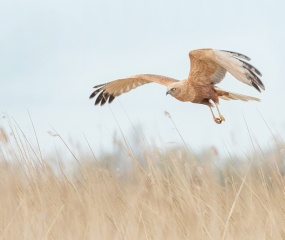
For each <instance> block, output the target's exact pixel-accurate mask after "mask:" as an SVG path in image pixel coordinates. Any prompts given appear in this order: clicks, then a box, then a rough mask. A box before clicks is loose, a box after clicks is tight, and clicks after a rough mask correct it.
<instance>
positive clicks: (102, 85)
mask: <svg viewBox="0 0 285 240" xmlns="http://www.w3.org/2000/svg"><path fill="white" fill-rule="evenodd" d="M105 85H106V84H99V85H96V86H94V87H93V88H98V87H104V86H105Z"/></svg>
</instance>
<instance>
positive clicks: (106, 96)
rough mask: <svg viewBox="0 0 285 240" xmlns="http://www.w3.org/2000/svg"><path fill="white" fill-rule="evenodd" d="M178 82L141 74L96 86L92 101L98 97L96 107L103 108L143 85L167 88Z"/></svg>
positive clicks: (91, 96) (167, 78)
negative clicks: (153, 84) (148, 84)
mask: <svg viewBox="0 0 285 240" xmlns="http://www.w3.org/2000/svg"><path fill="white" fill-rule="evenodd" d="M177 81H178V80H176V79H173V78H169V77H165V76H161V75H154V74H141V75H135V76H131V77H128V78H123V79H118V80H115V81H112V82H108V83H105V84H100V85H97V86H95V87H94V88H95V89H96V90H95V91H94V92H93V93H92V94H91V95H90V97H89V98H90V99H91V98H94V97H96V95H98V94H99V95H98V97H97V98H96V100H95V105H98V104H100V105H101V106H102V105H104V104H105V103H106V102H107V101H108V103H111V102H112V101H113V100H114V99H115V97H118V96H120V95H121V94H123V93H126V92H129V91H131V90H132V89H135V88H137V87H139V86H141V85H144V84H147V83H151V82H155V83H159V84H162V85H165V86H168V85H169V84H171V83H173V82H177Z"/></svg>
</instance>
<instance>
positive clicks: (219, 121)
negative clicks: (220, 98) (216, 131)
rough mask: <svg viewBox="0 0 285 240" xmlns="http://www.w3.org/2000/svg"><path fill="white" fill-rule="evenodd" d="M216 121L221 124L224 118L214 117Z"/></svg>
mask: <svg viewBox="0 0 285 240" xmlns="http://www.w3.org/2000/svg"><path fill="white" fill-rule="evenodd" d="M214 121H215V122H216V123H217V124H221V123H222V120H221V119H219V118H216V117H215V118H214Z"/></svg>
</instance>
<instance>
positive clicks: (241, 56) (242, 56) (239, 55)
mask: <svg viewBox="0 0 285 240" xmlns="http://www.w3.org/2000/svg"><path fill="white" fill-rule="evenodd" d="M220 51H223V52H228V53H231V54H232V55H234V56H235V57H238V58H243V59H245V60H247V61H250V60H251V59H250V58H249V57H248V56H246V55H243V54H241V53H237V52H232V51H227V50H220Z"/></svg>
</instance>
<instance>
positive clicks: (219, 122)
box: [209, 106, 222, 124]
mask: <svg viewBox="0 0 285 240" xmlns="http://www.w3.org/2000/svg"><path fill="white" fill-rule="evenodd" d="M209 108H210V110H211V113H212V116H213V119H214V121H215V122H216V123H217V124H221V123H222V120H221V119H219V118H216V117H215V115H214V113H213V109H212V107H211V106H209Z"/></svg>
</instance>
